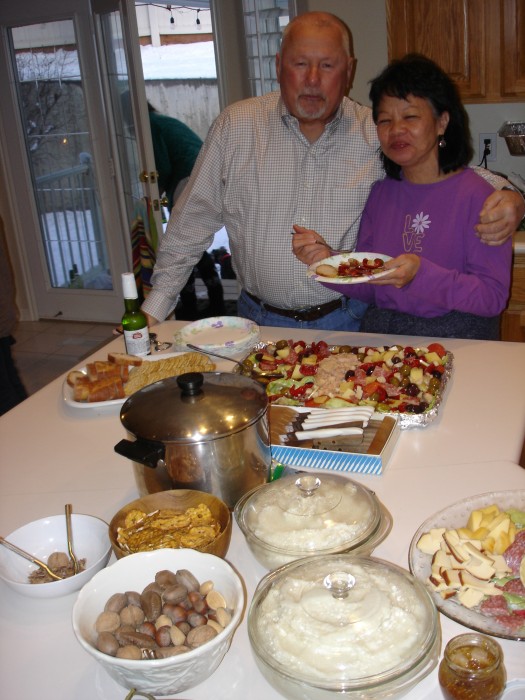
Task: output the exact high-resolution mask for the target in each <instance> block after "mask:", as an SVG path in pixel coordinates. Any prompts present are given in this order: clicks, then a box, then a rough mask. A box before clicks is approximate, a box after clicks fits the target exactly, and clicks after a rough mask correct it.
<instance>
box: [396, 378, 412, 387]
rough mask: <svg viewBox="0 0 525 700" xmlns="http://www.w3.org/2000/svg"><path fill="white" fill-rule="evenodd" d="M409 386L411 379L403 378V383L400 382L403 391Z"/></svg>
mask: <svg viewBox="0 0 525 700" xmlns="http://www.w3.org/2000/svg"><path fill="white" fill-rule="evenodd" d="M409 384H410V379H409V377H403V378H402V379H401V381H400V382H399V386H400V387H401V388H402V389H404V388H405V387H407V386H408V385H409Z"/></svg>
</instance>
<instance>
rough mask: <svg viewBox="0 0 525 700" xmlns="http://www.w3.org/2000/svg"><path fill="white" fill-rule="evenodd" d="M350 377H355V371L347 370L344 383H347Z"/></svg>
mask: <svg viewBox="0 0 525 700" xmlns="http://www.w3.org/2000/svg"><path fill="white" fill-rule="evenodd" d="M352 377H355V370H353V369H349V370H348V372H346V374H345V381H346V382H347V381H348V380H349V379H352Z"/></svg>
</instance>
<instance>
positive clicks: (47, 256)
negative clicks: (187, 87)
mask: <svg viewBox="0 0 525 700" xmlns="http://www.w3.org/2000/svg"><path fill="white" fill-rule="evenodd" d="M97 3H98V4H103V5H104V6H105V7H106V8H108V6H109V9H110V10H111V9H113V6H117V8H118V3H117V2H113V1H112V0H103V2H100V0H95V2H94V3H93V4H97ZM111 14H112V13H111V12H110V13H109V14H108V15H107V16H108V17H110V16H111ZM115 27H116V25H115ZM0 29H1V42H0V81H1V82H2V84H3V85H4V91H3V96H2V100H1V101H0V120H1V122H2V125H3V128H4V137H5V138H4V141H3V143H2V155H3V157H4V162H6V163H9V165H10V169H9V172H10V177H9V183H8V189H9V191H8V197H9V200H10V202H11V205H12V207H13V211H14V212H15V219H16V222H17V230H16V231H15V232H12V235H15V236H17V238H18V248H19V250H20V251H21V257H22V259H23V261H24V267H25V270H26V272H27V277H28V280H29V282H30V286H31V293H32V301H33V302H34V303H33V306H34V309H35V310H36V314H37V315H38V317H39V318H63V319H68V320H86V321H106V322H116V321H118V319H119V318H120V315H121V313H122V290H121V284H120V275H121V273H122V272H125V271H127V270H130V269H131V267H132V255H131V248H132V246H131V238H130V225H131V221H132V213H131V209H132V207H131V205H130V204H129V201H128V200H129V199H130V198H131V197H132V196H134V197H135V198H136V199H138V198H139V197H140V196H141V194H142V191H144V188H143V183H140V178H139V175H138V173H139V170H138V168H137V167H136V166H137V163H135V164H134V165H133V167H131V165H130V164H129V162H128V163H127V164H126V165H125V166H123V165H122V163H123V161H122V158H121V157H120V156H119V155H118V154H119V153H120V148H128V151H129V152H130V153H131V154H132V155H130V156H129V157H130V158H133V157H134V155H133V154H136V153H137V152H138V150H139V149H137V148H136V146H135V145H134V144H136V143H137V142H139V141H140V139H141V133H140V130H139V129H137V128H136V127H133V128H131V130H130V133H131V134H132V138H131V139H130V143H127V144H124V143H123V142H119V141H118V139H117V138H116V136H115V134H116V133H117V132H119V129H120V130H122V129H121V127H120V125H121V123H122V117H121V114H119V115H118V117H117V116H116V115H117V111H116V109H114V107H115V104H116V103H115V104H113V102H112V100H111V99H110V98H109V97H108V94H109V93H108V91H107V90H104V88H105V87H107V84H108V79H107V75H108V73H110V72H111V71H105V69H104V57H103V56H101V48H100V45H98V44H97V42H96V36H97V33H98V32H99V27H98V26H97V15H95V14H94V13H93V11H92V6H91V2H90V1H89V0H49V2H46V3H42V2H40V0H38V1H37V0H27V1H26V2H24V3H2V4H1V5H0ZM115 31H117V28H116V29H115ZM118 31H120V30H118ZM120 40H121V42H122V41H123V39H120ZM136 43H137V44H138V41H137V40H136ZM129 84H130V86H132V85H133V80H130V81H129ZM117 118H118V120H119V121H118V123H119V127H118V128H117V127H115V119H117ZM148 136H149V131H148V132H147V133H146V137H148ZM141 170H144V168H142V169H141ZM135 173H137V177H136V178H135ZM145 177H146V176H145ZM123 183H124V184H123ZM141 187H142V190H141V189H140V188H141ZM149 187H150V184H149V183H147V184H146V190H145V191H146V194H148V195H149V192H150V190H149Z"/></svg>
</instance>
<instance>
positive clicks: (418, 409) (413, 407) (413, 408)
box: [407, 401, 428, 413]
mask: <svg viewBox="0 0 525 700" xmlns="http://www.w3.org/2000/svg"><path fill="white" fill-rule="evenodd" d="M427 408H428V404H427V403H425V401H421V403H418V404H409V405H408V406H407V413H424V412H425V411H426V410H427Z"/></svg>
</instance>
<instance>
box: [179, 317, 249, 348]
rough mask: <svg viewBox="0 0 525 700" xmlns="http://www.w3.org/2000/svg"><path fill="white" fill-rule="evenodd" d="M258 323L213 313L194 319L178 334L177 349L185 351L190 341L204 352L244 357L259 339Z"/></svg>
mask: <svg viewBox="0 0 525 700" xmlns="http://www.w3.org/2000/svg"><path fill="white" fill-rule="evenodd" d="M259 332H260V329H259V326H258V325H257V324H256V323H254V322H253V321H251V320H249V319H247V318H241V317H239V316H211V317H210V318H203V319H201V320H200V321H194V322H193V323H189V324H188V325H187V326H184V328H182V329H181V330H180V331H177V333H175V336H174V338H175V350H178V351H181V352H185V351H188V350H189V348H188V346H187V343H191V344H192V345H197V346H198V347H199V348H200V349H201V350H203V351H204V352H206V351H209V352H217V353H219V354H220V355H225V356H226V357H242V356H243V355H244V354H247V353H248V352H249V351H250V350H251V349H252V347H253V346H254V345H256V344H257V343H258V342H259Z"/></svg>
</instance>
